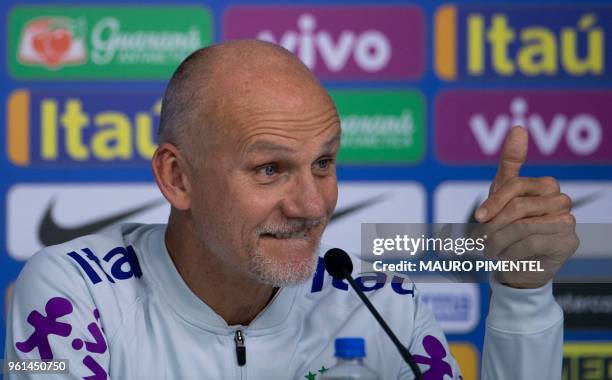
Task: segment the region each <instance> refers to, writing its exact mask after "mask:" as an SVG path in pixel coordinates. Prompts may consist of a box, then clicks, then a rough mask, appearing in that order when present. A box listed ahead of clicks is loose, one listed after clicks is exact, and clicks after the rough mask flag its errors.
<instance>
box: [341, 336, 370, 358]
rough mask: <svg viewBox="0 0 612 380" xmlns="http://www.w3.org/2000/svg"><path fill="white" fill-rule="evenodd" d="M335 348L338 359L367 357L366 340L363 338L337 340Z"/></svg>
mask: <svg viewBox="0 0 612 380" xmlns="http://www.w3.org/2000/svg"><path fill="white" fill-rule="evenodd" d="M335 348H336V357H337V358H342V359H352V358H363V357H365V340H364V339H363V338H336V344H335Z"/></svg>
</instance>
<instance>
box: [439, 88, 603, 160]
mask: <svg viewBox="0 0 612 380" xmlns="http://www.w3.org/2000/svg"><path fill="white" fill-rule="evenodd" d="M611 102H612V92H610V91H520V92H518V91H501V90H500V91H468V90H465V91H461V90H458V91H445V92H443V93H441V94H440V95H439V96H438V98H437V100H436V104H435V110H436V122H435V124H436V134H435V135H436V148H437V153H438V157H439V158H440V159H441V160H442V161H444V162H448V163H483V162H484V163H494V162H496V161H497V159H498V158H499V157H498V156H499V152H500V151H501V149H502V145H503V143H504V138H505V137H506V135H507V133H508V131H509V130H510V129H511V128H512V127H513V126H515V125H520V126H523V127H524V128H525V129H527V131H528V132H529V144H530V147H529V155H528V161H529V162H532V163H534V162H535V163H537V162H540V163H546V164H552V165H559V164H567V163H609V162H612V145H611V144H610V143H609V142H610V139H611V138H612V130H610V125H609V123H606V121H607V120H610V118H611V117H612V108H610V107H609V105H610V104H611ZM607 142H608V143H607Z"/></svg>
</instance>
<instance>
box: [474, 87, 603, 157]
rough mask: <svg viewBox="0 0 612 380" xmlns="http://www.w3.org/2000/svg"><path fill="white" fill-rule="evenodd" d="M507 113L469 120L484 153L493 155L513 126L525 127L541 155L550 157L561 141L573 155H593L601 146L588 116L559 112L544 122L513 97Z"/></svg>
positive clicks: (593, 119)
mask: <svg viewBox="0 0 612 380" xmlns="http://www.w3.org/2000/svg"><path fill="white" fill-rule="evenodd" d="M509 111H510V112H509V113H508V114H499V115H497V117H495V119H493V120H487V119H486V117H485V116H484V115H483V114H474V115H473V116H472V117H471V118H470V120H469V125H470V130H471V131H472V133H473V134H474V137H475V138H476V141H477V142H478V145H479V146H480V149H481V150H482V151H483V152H484V153H485V154H487V155H496V154H497V153H498V152H499V151H500V149H501V146H502V143H503V140H504V138H505V136H506V134H507V133H508V131H509V130H510V128H512V126H514V125H521V126H525V128H527V130H528V131H529V135H530V137H531V139H532V141H533V142H534V144H535V146H536V147H537V149H538V150H539V151H540V153H541V154H542V155H545V156H549V155H552V154H554V153H555V151H556V150H557V147H558V146H559V143H560V141H561V140H562V139H564V140H565V143H566V145H567V147H568V149H569V150H570V151H571V152H572V153H573V154H575V155H580V156H585V155H589V154H591V153H593V152H594V151H596V150H597V148H599V146H600V145H601V143H602V134H603V133H602V127H601V124H600V122H599V120H598V119H597V118H596V117H595V116H593V115H591V114H588V113H581V114H577V115H573V116H568V115H566V114H564V113H562V112H559V113H556V114H555V115H554V116H553V117H552V119H550V120H549V121H546V120H545V119H544V117H542V115H540V114H538V113H537V112H530V110H529V103H528V102H527V100H526V99H525V98H523V97H515V98H513V99H512V101H511V102H510V107H509Z"/></svg>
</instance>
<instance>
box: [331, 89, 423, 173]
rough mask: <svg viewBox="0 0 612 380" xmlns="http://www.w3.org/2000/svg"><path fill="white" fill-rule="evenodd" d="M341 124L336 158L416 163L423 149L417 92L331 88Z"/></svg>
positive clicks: (354, 161) (349, 161) (420, 102)
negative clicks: (339, 145)
mask: <svg viewBox="0 0 612 380" xmlns="http://www.w3.org/2000/svg"><path fill="white" fill-rule="evenodd" d="M330 93H331V96H332V98H333V99H334V102H335V103H336V106H337V108H338V112H339V113H340V119H341V123H342V144H341V149H340V152H339V154H338V161H339V162H340V163H344V164H405V163H417V162H418V161H420V160H421V158H422V157H423V154H424V152H425V120H424V112H425V105H424V101H423V97H422V96H421V94H420V93H419V92H417V91H344V90H342V91H331V92H330Z"/></svg>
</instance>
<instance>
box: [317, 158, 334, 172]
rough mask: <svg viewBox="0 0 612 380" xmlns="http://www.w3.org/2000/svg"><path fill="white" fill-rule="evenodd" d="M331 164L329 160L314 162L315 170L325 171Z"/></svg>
mask: <svg viewBox="0 0 612 380" xmlns="http://www.w3.org/2000/svg"><path fill="white" fill-rule="evenodd" d="M331 164H332V160H331V158H321V159H319V160H317V161H316V162H315V165H316V168H317V169H323V170H325V169H327V168H329V166H330V165H331Z"/></svg>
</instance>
